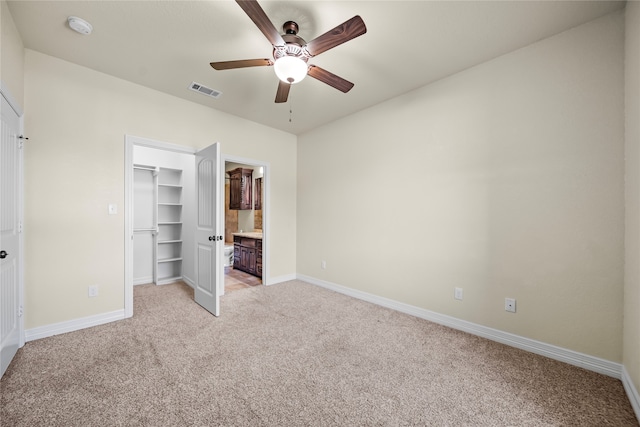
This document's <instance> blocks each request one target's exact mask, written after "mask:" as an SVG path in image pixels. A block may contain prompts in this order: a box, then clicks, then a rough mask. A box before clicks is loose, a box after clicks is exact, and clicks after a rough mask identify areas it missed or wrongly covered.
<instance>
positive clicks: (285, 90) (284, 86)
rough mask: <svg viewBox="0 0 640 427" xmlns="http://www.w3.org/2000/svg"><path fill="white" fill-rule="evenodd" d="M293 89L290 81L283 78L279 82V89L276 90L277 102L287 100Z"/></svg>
mask: <svg viewBox="0 0 640 427" xmlns="http://www.w3.org/2000/svg"><path fill="white" fill-rule="evenodd" d="M290 90H291V85H290V84H289V83H285V82H283V81H282V80H280V81H279V83H278V90H277V91H276V102H277V103H282V102H287V98H289V91H290Z"/></svg>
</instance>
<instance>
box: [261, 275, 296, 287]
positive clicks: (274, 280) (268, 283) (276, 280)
mask: <svg viewBox="0 0 640 427" xmlns="http://www.w3.org/2000/svg"><path fill="white" fill-rule="evenodd" d="M297 278H298V276H296V274H285V275H284V276H278V277H270V278H269V279H268V280H266V281H265V285H266V286H271V285H276V284H278V283H282V282H289V281H291V280H296V279H297Z"/></svg>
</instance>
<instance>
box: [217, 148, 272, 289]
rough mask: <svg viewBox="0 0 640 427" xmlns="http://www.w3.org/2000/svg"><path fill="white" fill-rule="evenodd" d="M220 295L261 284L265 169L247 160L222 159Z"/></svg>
mask: <svg viewBox="0 0 640 427" xmlns="http://www.w3.org/2000/svg"><path fill="white" fill-rule="evenodd" d="M223 162H224V170H225V175H224V178H225V179H224V292H225V293H227V292H232V291H236V290H240V289H246V288H250V287H253V286H259V285H262V284H263V274H264V269H263V265H265V262H264V258H265V255H266V253H265V251H264V250H263V248H264V247H265V245H264V227H263V224H264V223H265V216H266V215H265V213H266V211H267V203H266V200H267V198H266V197H265V190H266V188H267V186H266V182H265V181H266V168H267V165H265V164H260V163H258V162H255V161H251V160H249V159H243V158H238V157H231V156H227V157H224V156H223Z"/></svg>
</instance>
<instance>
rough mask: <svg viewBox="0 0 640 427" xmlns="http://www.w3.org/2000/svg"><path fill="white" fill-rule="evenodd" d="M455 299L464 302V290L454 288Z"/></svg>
mask: <svg viewBox="0 0 640 427" xmlns="http://www.w3.org/2000/svg"><path fill="white" fill-rule="evenodd" d="M453 297H454V298H455V299H459V300H462V288H454V290H453Z"/></svg>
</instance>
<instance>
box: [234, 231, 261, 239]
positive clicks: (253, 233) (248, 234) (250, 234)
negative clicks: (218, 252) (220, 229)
mask: <svg viewBox="0 0 640 427" xmlns="http://www.w3.org/2000/svg"><path fill="white" fill-rule="evenodd" d="M231 234H233V235H234V236H239V237H247V238H249V239H262V233H260V232H256V231H245V232H242V233H231Z"/></svg>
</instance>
